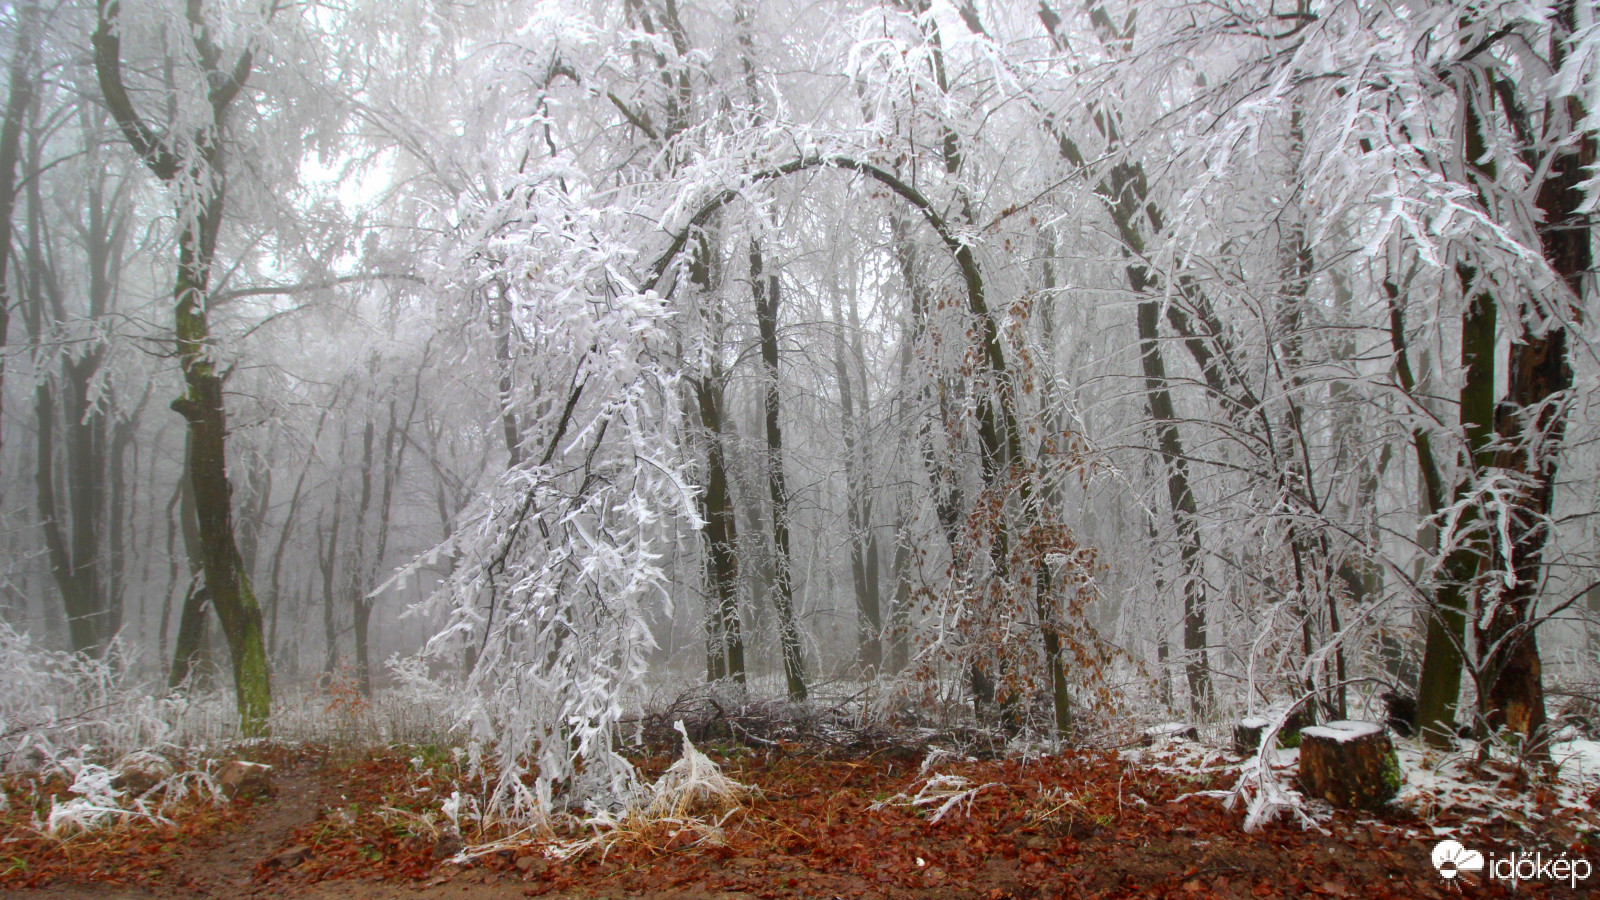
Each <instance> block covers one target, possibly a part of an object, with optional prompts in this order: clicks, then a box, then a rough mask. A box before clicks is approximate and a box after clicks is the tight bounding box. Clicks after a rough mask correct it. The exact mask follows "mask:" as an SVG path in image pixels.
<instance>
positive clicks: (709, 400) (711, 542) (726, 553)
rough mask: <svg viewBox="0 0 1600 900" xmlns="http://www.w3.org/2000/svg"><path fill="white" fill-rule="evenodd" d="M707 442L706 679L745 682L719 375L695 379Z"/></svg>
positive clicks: (703, 510) (703, 511) (703, 507)
mask: <svg viewBox="0 0 1600 900" xmlns="http://www.w3.org/2000/svg"><path fill="white" fill-rule="evenodd" d="M694 391H695V397H696V399H697V400H698V404H699V410H700V427H701V428H702V429H703V430H704V433H705V440H706V478H705V484H704V485H703V488H704V489H703V490H702V491H701V492H700V497H699V506H700V519H701V521H702V522H704V524H703V525H702V526H701V529H700V536H701V538H702V540H703V541H704V542H705V548H706V569H707V572H706V574H707V580H708V581H709V583H710V584H709V586H710V589H711V590H710V596H709V597H708V598H707V601H706V604H707V607H708V609H707V612H706V679H707V680H708V681H720V680H722V679H724V678H732V679H733V680H734V681H736V682H738V683H739V684H744V682H745V661H744V637H743V636H742V635H741V634H740V627H739V559H738V555H737V553H736V552H735V549H734V548H735V542H736V541H737V539H738V526H737V525H735V523H734V517H735V513H734V508H733V497H732V495H731V492H730V491H729V490H728V466H727V461H726V459H725V457H724V456H723V442H724V436H723V415H722V414H723V403H724V398H723V393H722V384H721V382H720V379H717V378H716V377H715V376H711V377H708V378H703V379H701V380H698V381H696V382H695V383H694Z"/></svg>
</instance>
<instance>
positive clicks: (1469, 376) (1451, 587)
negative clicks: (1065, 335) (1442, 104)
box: [1390, 98, 1497, 748]
mask: <svg viewBox="0 0 1600 900" xmlns="http://www.w3.org/2000/svg"><path fill="white" fill-rule="evenodd" d="M1462 106H1463V116H1464V119H1465V131H1466V135H1467V141H1466V148H1465V150H1466V154H1465V155H1466V159H1467V160H1468V161H1469V166H1470V167H1472V168H1473V169H1475V170H1476V171H1477V172H1478V174H1479V175H1480V177H1483V178H1485V179H1490V180H1492V179H1493V178H1494V163H1493V161H1492V160H1488V159H1486V153H1487V148H1488V142H1487V139H1486V137H1485V136H1484V126H1483V122H1482V120H1481V119H1480V117H1479V115H1478V111H1477V109H1476V107H1475V106H1474V105H1473V102H1472V101H1471V100H1470V99H1466V98H1464V99H1463V101H1462ZM1480 160H1482V162H1479V161H1480ZM1456 274H1457V278H1458V280H1459V281H1460V283H1461V289H1462V291H1463V292H1466V293H1468V294H1469V295H1470V296H1469V300H1468V303H1467V309H1466V311H1465V312H1464V313H1463V315H1462V320H1461V368H1462V371H1463V372H1464V381H1463V382H1462V385H1461V394H1460V409H1461V419H1460V420H1461V427H1462V431H1463V433H1464V436H1465V439H1466V445H1465V449H1464V460H1463V461H1464V463H1465V469H1466V471H1467V473H1468V475H1467V478H1466V480H1465V481H1464V482H1463V483H1462V484H1460V485H1458V486H1457V488H1456V492H1455V500H1456V501H1457V502H1459V501H1460V500H1461V499H1462V498H1463V497H1464V496H1465V495H1466V494H1467V492H1469V491H1471V490H1472V489H1473V488H1474V487H1475V483H1476V481H1477V479H1478V477H1479V475H1480V474H1482V473H1483V472H1484V471H1485V470H1486V469H1487V468H1488V466H1490V465H1491V464H1493V462H1494V460H1493V457H1492V454H1490V453H1489V452H1488V451H1487V449H1486V448H1487V447H1488V446H1489V443H1490V441H1491V440H1492V439H1493V437H1494V408H1495V402H1494V368H1495V366H1494V352H1495V342H1496V325H1497V323H1496V302H1495V298H1494V297H1493V296H1492V295H1491V294H1489V293H1488V292H1478V293H1475V294H1474V293H1472V292H1473V291H1474V290H1475V289H1476V287H1477V285H1475V284H1474V282H1475V281H1476V280H1477V272H1476V271H1475V270H1474V269H1473V268H1471V267H1470V266H1466V265H1459V266H1457V267H1456ZM1390 309H1391V315H1393V310H1394V309H1396V307H1395V306H1393V305H1391V307H1390ZM1392 330H1393V328H1392V326H1391V332H1392ZM1421 452H1422V448H1421V444H1418V454H1419V455H1420V454H1421ZM1428 468H1430V464H1428V463H1425V464H1424V473H1423V474H1424V478H1425V479H1428V478H1430V477H1431V478H1434V479H1437V478H1438V476H1437V475H1436V474H1434V475H1431V476H1430V475H1429V473H1428V471H1427V470H1428ZM1437 491H1438V493H1439V495H1440V496H1439V498H1438V501H1437V502H1436V503H1435V505H1434V508H1433V513H1434V514H1437V513H1438V512H1439V511H1440V510H1442V509H1443V502H1442V500H1443V487H1442V486H1440V487H1439V488H1438V489H1437ZM1480 516H1481V511H1480V510H1479V508H1478V505H1477V504H1467V505H1466V507H1465V508H1463V509H1462V511H1461V516H1460V518H1459V519H1458V522H1457V525H1456V532H1457V533H1458V534H1463V533H1466V532H1468V531H1470V530H1471V529H1472V528H1473V527H1474V525H1475V523H1476V522H1477V521H1478V520H1479V518H1480ZM1482 561H1483V548H1482V546H1481V543H1480V542H1479V541H1476V540H1461V541H1458V542H1457V549H1456V550H1455V551H1454V552H1453V553H1451V554H1450V556H1449V558H1447V559H1445V560H1444V562H1443V564H1442V565H1441V570H1442V573H1443V578H1442V581H1441V584H1440V586H1439V589H1438V591H1437V592H1436V594H1435V596H1434V598H1433V604H1432V608H1431V609H1430V610H1428V613H1429V614H1428V615H1427V620H1426V628H1427V632H1426V637H1425V638H1424V641H1425V643H1424V645H1423V651H1422V674H1421V676H1420V680H1419V682H1418V686H1417V730H1418V731H1419V732H1421V734H1422V736H1423V739H1424V740H1425V741H1427V742H1428V743H1429V744H1431V745H1433V746H1435V747H1441V748H1443V747H1448V746H1450V742H1451V740H1452V738H1453V737H1454V734H1455V728H1454V723H1455V714H1456V702H1457V701H1458V700H1459V699H1460V695H1461V667H1462V664H1463V662H1464V661H1465V652H1464V647H1465V642H1466V616H1467V607H1468V603H1467V600H1468V597H1469V595H1470V593H1471V591H1472V581H1473V579H1474V578H1475V577H1476V576H1477V574H1478V570H1479V565H1480V563H1481V562H1482Z"/></svg>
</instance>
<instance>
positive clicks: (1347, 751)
mask: <svg viewBox="0 0 1600 900" xmlns="http://www.w3.org/2000/svg"><path fill="white" fill-rule="evenodd" d="M1401 781H1402V776H1401V774H1400V760H1399V758H1398V757H1396V756H1395V753H1394V745H1393V744H1391V743H1390V742H1389V736H1388V735H1387V734H1384V731H1383V726H1382V725H1380V724H1378V723H1377V722H1329V723H1328V724H1326V725H1314V726H1312V727H1310V728H1306V729H1303V730H1302V731H1301V732H1300V789H1301V790H1302V791H1304V792H1305V794H1306V795H1307V796H1309V797H1319V798H1321V799H1323V800H1326V801H1328V802H1329V803H1332V804H1333V805H1334V806H1337V807H1341V808H1344V809H1364V810H1378V809H1381V808H1382V807H1383V806H1384V804H1386V803H1388V802H1389V801H1390V800H1393V799H1394V797H1395V795H1396V794H1398V793H1400V784H1401Z"/></svg>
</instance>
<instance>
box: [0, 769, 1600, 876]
mask: <svg viewBox="0 0 1600 900" xmlns="http://www.w3.org/2000/svg"><path fill="white" fill-rule="evenodd" d="M712 756H713V758H715V759H717V761H718V762H719V763H721V764H722V766H723V768H724V771H725V772H726V774H728V775H729V776H731V777H733V778H735V779H737V780H738V781H740V782H742V783H744V784H746V785H750V786H752V787H754V788H755V789H756V790H755V791H753V792H751V793H750V794H749V795H748V796H747V797H746V798H745V799H744V800H743V801H741V802H739V803H737V804H735V805H733V806H731V807H728V808H725V809H722V810H715V811H711V810H702V811H699V813H698V815H688V814H685V815H683V816H682V817H680V818H679V819H677V820H673V821H666V822H657V823H653V824H647V825H635V826H632V827H628V828H624V829H623V830H622V831H620V832H617V833H613V834H611V835H610V837H609V839H607V840H606V841H604V842H600V841H595V842H593V843H592V844H591V845H590V846H589V847H588V848H587V849H582V850H578V849H577V843H578V842H579V841H581V840H583V839H584V838H585V837H586V835H585V834H583V833H577V834H569V835H566V836H552V835H546V836H545V837H544V838H543V839H542V840H535V839H533V838H526V839H520V838H516V837H515V836H507V835H504V834H494V833H478V832H475V831H474V830H473V829H472V828H471V827H467V825H466V823H465V822H463V826H464V830H465V831H467V834H466V845H467V846H468V847H469V848H470V847H473V846H477V845H482V844H484V843H486V842H488V841H490V840H493V839H496V838H499V839H501V842H500V843H498V844H495V845H494V847H495V848H498V849H492V850H490V851H489V852H485V853H483V854H482V855H479V856H477V857H475V858H473V859H470V860H468V861H465V862H460V861H454V860H452V857H455V856H456V855H457V854H458V853H460V851H461V850H462V844H461V841H460V839H458V838H457V837H455V836H454V833H453V830H452V829H451V828H449V827H448V826H447V822H446V820H445V819H444V818H443V816H442V815H440V814H439V813H438V809H439V805H440V799H441V797H448V796H449V795H450V793H451V792H452V790H453V786H454V787H455V788H459V787H462V786H463V785H462V783H461V781H460V780H459V778H457V779H456V780H455V781H454V782H452V775H455V776H459V771H458V770H455V769H454V768H453V766H455V765H458V764H459V761H460V757H459V755H457V756H454V757H452V755H451V754H449V753H448V752H446V751H441V750H439V749H438V748H416V747H402V748H390V749H383V750H374V751H370V752H361V753H354V752H349V751H346V752H342V753H331V752H329V751H328V750H326V749H325V748H316V747H298V748H284V747H278V748H275V749H273V750H271V751H258V752H257V753H256V754H255V758H258V759H262V760H263V761H265V762H268V763H270V764H271V765H273V766H274V770H273V773H272V776H273V779H274V782H273V792H272V794H271V795H270V796H261V797H256V798H254V799H251V798H245V797H240V798H238V799H236V800H234V801H232V802H231V803H227V804H207V805H197V806H194V807H191V808H187V809H185V810H182V811H179V812H174V813H172V814H170V815H169V816H168V819H169V821H168V822H165V823H162V822H153V821H149V820H143V821H139V822H132V823H125V824H121V825H114V826H111V827H106V828H100V829H96V830H93V831H89V832H83V833H78V834H76V835H73V836H70V837H67V838H65V839H61V838H55V837H47V836H46V835H45V834H43V833H42V830H41V829H40V828H39V827H38V812H37V810H32V811H30V810H27V809H23V808H21V807H22V806H24V805H25V804H19V803H18V802H17V801H16V797H17V796H18V792H17V788H16V786H15V785H12V786H11V796H12V798H13V799H12V809H10V810H8V811H6V812H5V813H3V814H0V897H6V898H19V900H20V898H30V900H32V898H37V900H88V898H95V900H133V898H139V900H144V898H151V897H163V898H165V897H173V898H188V897H219V898H230V900H234V898H238V900H242V898H249V897H296V898H310V900H378V898H417V900H435V898H438V900H445V898H450V900H500V898H521V897H550V898H621V897H650V898H679V900H712V898H718V900H744V898H757V897H760V898H772V897H785V898H787V897H841V898H846V897H847V898H928V900H956V898H962V900H965V898H974V900H978V898H996V900H998V898H1007V897H1015V898H1028V897H1108V898H1110V897H1175V898H1185V900H1189V898H1241V900H1242V898H1269V897H1286V898H1289V897H1352V898H1386V897H1392V898H1431V897H1448V896H1513V895H1515V896H1532V897H1566V896H1594V894H1593V893H1591V892H1592V891H1593V890H1594V889H1595V885H1597V884H1600V874H1596V875H1593V876H1591V880H1589V881H1588V882H1587V884H1584V883H1578V882H1573V883H1570V884H1569V883H1559V884H1558V883H1556V882H1555V881H1554V880H1553V879H1549V878H1544V879H1535V880H1530V881H1522V882H1521V883H1520V884H1517V883H1512V882H1508V881H1496V880H1492V879H1486V878H1484V877H1482V876H1483V875H1484V874H1486V873H1479V874H1478V875H1471V874H1468V873H1463V874H1462V876H1461V877H1460V878H1458V879H1456V880H1455V881H1447V880H1445V879H1444V878H1442V877H1441V876H1440V875H1439V874H1438V873H1437V872H1436V871H1435V869H1434V867H1433V864H1432V862H1431V859H1430V853H1431V852H1432V850H1433V847H1434V845H1435V843H1436V842H1437V841H1439V840H1441V839H1443V838H1446V837H1450V838H1455V839H1457V840H1460V841H1462V842H1463V843H1465V844H1467V845H1468V846H1469V847H1479V848H1482V849H1483V850H1484V851H1486V852H1487V853H1488V854H1489V856H1490V859H1491V860H1493V859H1494V858H1495V857H1494V854H1496V853H1499V854H1500V855H1502V856H1503V855H1504V854H1505V853H1508V852H1511V851H1516V850H1520V851H1522V852H1525V853H1530V854H1531V853H1533V852H1535V851H1538V852H1542V853H1543V854H1544V855H1545V858H1547V859H1548V858H1550V857H1552V856H1557V855H1561V854H1565V856H1566V858H1569V859H1578V858H1587V859H1588V860H1590V861H1592V862H1593V863H1594V864H1595V865H1596V866H1597V867H1600V812H1597V807H1600V790H1596V791H1595V792H1594V793H1593V794H1592V795H1590V796H1588V797H1586V798H1584V801H1583V802H1582V803H1579V804H1576V805H1574V804H1572V803H1570V802H1561V801H1559V800H1558V799H1557V797H1556V792H1554V791H1553V790H1550V789H1547V788H1544V787H1540V786H1534V787H1531V788H1529V787H1522V788H1520V789H1518V788H1512V787H1509V786H1506V787H1500V786H1498V785H1493V786H1487V787H1484V789H1483V790H1480V791H1476V792H1475V793H1470V794H1469V796H1471V797H1475V798H1477V799H1476V800H1473V801H1472V802H1470V803H1463V802H1461V801H1460V797H1459V796H1457V797H1456V798H1455V799H1450V798H1444V797H1442V796H1440V797H1435V798H1433V799H1432V800H1429V799H1428V797H1427V796H1426V795H1425V793H1424V794H1422V795H1419V794H1418V792H1417V791H1415V790H1411V791H1410V792H1409V797H1410V800H1409V801H1408V802H1405V803H1399V804H1394V805H1391V807H1390V808H1389V809H1388V810H1387V811H1386V812H1384V813H1383V814H1380V815H1377V816H1370V815H1353V814H1349V813H1342V812H1333V811H1331V810H1328V809H1319V808H1316V807H1313V815H1314V818H1315V820H1316V826H1317V827H1315V828H1312V829H1306V828H1302V827H1301V825H1300V824H1296V823H1284V822H1278V823H1275V824H1271V825H1268V826H1267V827H1265V828H1263V829H1261V830H1259V831H1257V832H1255V833H1253V834H1247V833H1245V832H1244V831H1243V830H1242V829H1241V827H1240V826H1241V819H1242V816H1241V813H1240V811H1239V810H1237V809H1235V810H1228V809H1225V808H1224V806H1223V801H1222V800H1221V799H1220V798H1218V797H1215V796H1205V795H1200V794H1198V793H1197V792H1200V791H1205V790H1210V789H1227V788H1230V787H1232V786H1233V783H1234V782H1235V781H1236V780H1237V772H1238V764H1239V758H1238V757H1234V756H1231V755H1230V754H1227V753H1225V752H1223V751H1218V750H1214V749H1210V748H1205V747H1201V746H1199V745H1187V747H1185V748H1183V749H1182V750H1181V751H1180V752H1167V753H1163V752H1159V751H1133V752H1128V751H1123V752H1120V753H1119V752H1116V751H1094V752H1089V751H1081V752H1075V751H1068V752H1065V753H1062V754H1060V755H1051V756H1039V757H1033V758H1031V759H1027V760H1015V759H1012V760H987V761H981V760H972V759H964V760H963V759H959V758H956V757H954V756H941V757H938V758H935V759H932V760H927V759H924V758H923V757H922V756H921V754H920V753H912V752H907V751H905V750H903V749H901V750H897V751H895V752H879V753H875V754H873V753H867V754H863V753H859V752H857V753H853V754H848V755H840V754H831V753H818V752H811V751H808V750H805V749H801V748H799V747H789V746H778V747H775V748H773V749H771V750H768V751H765V752H758V753H750V752H749V751H741V750H739V749H737V748H734V749H731V750H730V752H729V754H728V755H719V754H716V753H712ZM669 762H670V760H669V759H668V758H666V757H665V756H663V757H660V758H652V759H646V760H643V761H641V763H640V765H641V769H642V770H643V771H644V773H645V774H646V775H649V776H652V777H653V776H655V775H657V774H659V773H660V772H662V771H664V770H665V769H666V767H667V765H668V764H669ZM924 763H929V764H927V765H924ZM1483 774H1485V776H1486V777H1487V776H1488V775H1490V774H1492V773H1483ZM936 775H938V776H944V778H942V779H940V778H935V776H936ZM952 777H955V778H960V779H965V781H960V782H958V781H955V780H952ZM930 780H931V783H930ZM1491 780H1492V779H1491ZM974 789H975V792H973V793H968V794H965V795H962V796H960V797H958V798H957V799H956V801H955V802H954V803H952V804H950V805H949V807H948V808H947V809H945V810H944V811H943V815H942V817H941V816H939V815H938V813H939V811H940V810H939V808H940V807H941V806H943V805H945V803H944V801H945V800H947V799H949V798H951V797H953V796H955V795H956V794H957V793H959V792H961V791H974ZM1586 789H1587V788H1586ZM1513 791H1514V795H1513V794H1512V793H1506V792H1513ZM919 794H920V796H921V798H922V799H923V800H924V801H925V802H923V803H920V804H918V803H913V802H912V801H913V800H916V799H917V798H918V797H919ZM35 796H38V794H37V792H36V794H35ZM1419 797H1420V798H1421V799H1420V800H1419ZM1497 797H1500V798H1501V799H1499V800H1497V799H1496V798H1497ZM929 798H932V799H929ZM1568 801H1570V794H1569V795H1568ZM1585 807H1587V808H1585ZM45 811H46V812H48V806H46V807H45ZM1424 813H1425V814H1426V816H1427V817H1426V818H1423V816H1422V814H1424ZM507 837H511V838H512V839H511V840H504V839H505V838H507ZM587 837H589V838H593V837H594V833H593V832H591V833H589V834H588V835H587ZM562 841H564V844H563V843H561V842H562ZM552 842H555V843H552ZM557 845H560V846H565V847H566V848H567V850H568V851H569V852H571V855H569V856H567V857H566V858H564V859H562V858H557V857H558V856H559V854H557V855H554V856H553V855H552V854H550V853H549V852H548V851H549V850H550V849H551V848H552V847H553V846H557ZM1497 848H1498V849H1497ZM471 852H472V851H471V850H468V853H471ZM457 859H459V857H457Z"/></svg>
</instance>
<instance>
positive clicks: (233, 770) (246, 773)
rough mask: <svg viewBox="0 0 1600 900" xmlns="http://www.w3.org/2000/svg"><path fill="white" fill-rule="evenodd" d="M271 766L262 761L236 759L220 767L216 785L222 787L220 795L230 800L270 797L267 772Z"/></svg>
mask: <svg viewBox="0 0 1600 900" xmlns="http://www.w3.org/2000/svg"><path fill="white" fill-rule="evenodd" d="M271 771H272V767H271V766H269V765H265V764H263V763H255V762H246V761H245V760H242V759H236V760H234V761H233V762H230V763H228V764H227V765H225V766H223V767H222V771H221V772H219V773H217V786H218V787H220V788H222V795H223V796H224V797H227V798H228V799H229V800H232V799H233V798H234V797H238V796H241V795H243V796H246V797H270V796H271V795H272V778H271V776H269V775H268V774H267V773H269V772H271Z"/></svg>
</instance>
